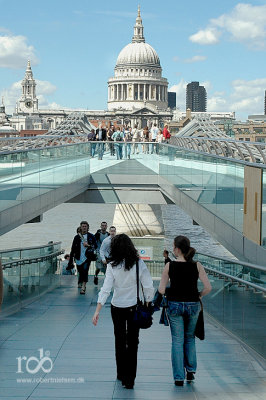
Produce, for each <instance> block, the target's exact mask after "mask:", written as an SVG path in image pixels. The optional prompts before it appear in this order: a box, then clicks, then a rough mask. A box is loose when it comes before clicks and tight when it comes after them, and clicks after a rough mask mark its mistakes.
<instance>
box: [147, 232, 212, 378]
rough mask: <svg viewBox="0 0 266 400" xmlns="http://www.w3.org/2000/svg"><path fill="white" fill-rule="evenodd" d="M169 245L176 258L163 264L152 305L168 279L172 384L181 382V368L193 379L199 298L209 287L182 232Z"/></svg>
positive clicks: (157, 299)
mask: <svg viewBox="0 0 266 400" xmlns="http://www.w3.org/2000/svg"><path fill="white" fill-rule="evenodd" d="M173 246H174V248H173V253H174V255H175V257H176V260H175V261H171V262H168V263H167V264H166V265H165V268H164V270H163V273H162V278H161V282H160V286H159V289H158V292H159V293H157V298H156V297H155V299H154V305H155V306H156V305H157V306H158V304H160V303H161V299H162V295H164V294H165V289H166V286H167V284H168V281H169V279H170V287H169V288H168V290H167V300H168V308H167V315H168V318H169V323H170V328H171V335H172V368H173V377H174V381H175V385H176V386H183V384H184V379H185V371H186V379H187V382H191V381H193V380H194V379H195V378H194V374H195V372H196V369H197V358H196V347H195V328H196V324H197V320H198V316H199V312H200V309H201V305H200V299H201V298H202V297H203V296H205V295H206V294H208V293H209V292H210V291H211V289H212V287H211V284H210V282H209V279H208V276H207V274H206V272H205V270H204V268H203V266H202V265H201V264H200V263H199V262H195V261H194V260H193V257H194V255H195V252H196V250H195V249H194V248H193V247H191V246H190V241H189V239H188V238H187V237H186V236H177V237H176V238H175V239H174V244H173ZM198 279H200V280H201V282H202V283H203V289H202V291H201V292H199V291H198V286H197V283H198ZM156 303H157V304H156Z"/></svg>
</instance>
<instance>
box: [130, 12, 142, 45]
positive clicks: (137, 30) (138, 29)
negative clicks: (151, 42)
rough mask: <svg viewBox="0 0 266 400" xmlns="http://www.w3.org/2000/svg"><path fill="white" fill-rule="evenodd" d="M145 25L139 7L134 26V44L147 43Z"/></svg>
mask: <svg viewBox="0 0 266 400" xmlns="http://www.w3.org/2000/svg"><path fill="white" fill-rule="evenodd" d="M143 29H144V27H143V25H142V19H141V16H140V6H138V16H137V18H136V23H135V26H134V35H133V38H132V43H141V42H145V38H144V35H143Z"/></svg>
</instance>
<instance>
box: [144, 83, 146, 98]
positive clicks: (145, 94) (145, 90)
mask: <svg viewBox="0 0 266 400" xmlns="http://www.w3.org/2000/svg"><path fill="white" fill-rule="evenodd" d="M145 100H146V83H144V84H143V101H145Z"/></svg>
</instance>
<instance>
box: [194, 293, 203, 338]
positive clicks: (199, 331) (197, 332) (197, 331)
mask: <svg viewBox="0 0 266 400" xmlns="http://www.w3.org/2000/svg"><path fill="white" fill-rule="evenodd" d="M200 305H201V310H200V312H199V316H198V320H197V324H196V328H195V336H196V337H197V338H198V339H200V340H204V339H205V329H204V318H203V304H202V301H201V300H200Z"/></svg>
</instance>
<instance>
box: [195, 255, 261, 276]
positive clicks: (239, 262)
mask: <svg viewBox="0 0 266 400" xmlns="http://www.w3.org/2000/svg"><path fill="white" fill-rule="evenodd" d="M196 254H200V255H202V256H204V257H210V258H212V259H214V260H217V259H218V260H222V261H226V262H228V263H231V264H238V265H243V266H244V267H249V268H252V269H257V270H258V271H263V272H266V267H264V266H263V265H255V264H251V263H248V262H246V261H239V260H233V259H232V258H226V257H214V256H212V255H209V254H205V253H199V252H197V253H196Z"/></svg>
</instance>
